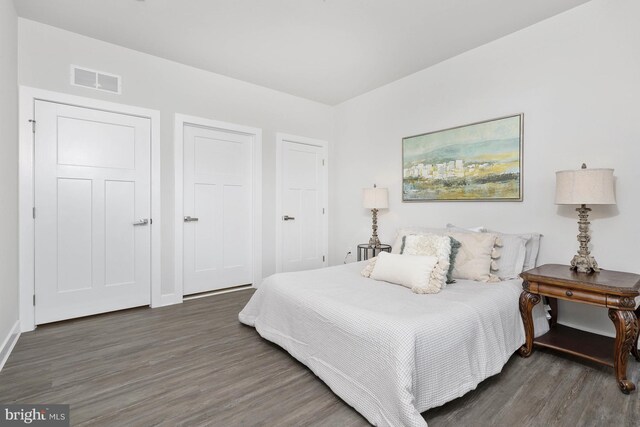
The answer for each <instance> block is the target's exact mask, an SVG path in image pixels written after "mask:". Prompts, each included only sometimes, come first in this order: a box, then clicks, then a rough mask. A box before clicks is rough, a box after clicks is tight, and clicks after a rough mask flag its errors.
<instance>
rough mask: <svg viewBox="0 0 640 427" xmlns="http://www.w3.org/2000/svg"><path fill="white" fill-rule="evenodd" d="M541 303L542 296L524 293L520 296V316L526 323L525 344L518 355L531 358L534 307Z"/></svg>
mask: <svg viewBox="0 0 640 427" xmlns="http://www.w3.org/2000/svg"><path fill="white" fill-rule="evenodd" d="M539 302H540V295H537V294H532V293H530V292H527V291H522V293H521V294H520V316H522V323H524V333H525V339H526V341H525V344H524V345H523V346H522V347H520V348H519V349H518V354H519V355H520V356H522V357H529V356H531V352H532V351H533V316H531V311H532V310H533V307H534V306H535V305H536V304H538V303H539Z"/></svg>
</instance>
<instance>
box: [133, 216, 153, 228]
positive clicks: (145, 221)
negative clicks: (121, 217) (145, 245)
mask: <svg viewBox="0 0 640 427" xmlns="http://www.w3.org/2000/svg"><path fill="white" fill-rule="evenodd" d="M147 224H149V220H148V219H147V218H144V219H141V220H139V221H136V222H134V223H133V225H134V226H138V225H147Z"/></svg>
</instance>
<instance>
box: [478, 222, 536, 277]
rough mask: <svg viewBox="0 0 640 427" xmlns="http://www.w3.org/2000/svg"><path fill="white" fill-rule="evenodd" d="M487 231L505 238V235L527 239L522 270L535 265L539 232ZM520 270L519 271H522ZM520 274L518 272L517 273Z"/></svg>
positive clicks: (529, 268)
mask: <svg viewBox="0 0 640 427" xmlns="http://www.w3.org/2000/svg"><path fill="white" fill-rule="evenodd" d="M488 232H489V233H495V234H497V235H499V236H500V237H502V238H503V239H506V238H507V237H513V236H518V237H521V238H523V239H526V240H527V243H526V245H525V248H526V254H525V256H524V265H523V266H522V271H527V270H531V269H532V268H535V267H536V260H537V259H538V252H539V251H540V238H541V237H542V234H540V233H518V234H507V233H501V232H499V231H492V230H488ZM522 271H521V272H522ZM518 274H520V273H518Z"/></svg>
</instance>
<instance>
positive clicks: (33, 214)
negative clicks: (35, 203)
mask: <svg viewBox="0 0 640 427" xmlns="http://www.w3.org/2000/svg"><path fill="white" fill-rule="evenodd" d="M31 215H32V216H33V219H36V208H35V207H33V208H32V209H31Z"/></svg>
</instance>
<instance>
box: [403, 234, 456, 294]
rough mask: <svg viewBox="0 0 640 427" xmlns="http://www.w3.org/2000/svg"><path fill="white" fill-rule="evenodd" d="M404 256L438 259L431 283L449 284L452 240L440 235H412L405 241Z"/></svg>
mask: <svg viewBox="0 0 640 427" xmlns="http://www.w3.org/2000/svg"><path fill="white" fill-rule="evenodd" d="M402 255H427V256H434V257H436V258H438V263H437V264H436V266H435V268H434V269H433V271H432V272H431V282H439V283H440V286H441V287H443V288H444V287H445V286H446V283H447V272H448V271H449V265H450V264H451V261H450V259H451V238H450V237H449V236H442V235H438V234H410V235H408V236H405V237H404V239H403V250H402Z"/></svg>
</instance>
